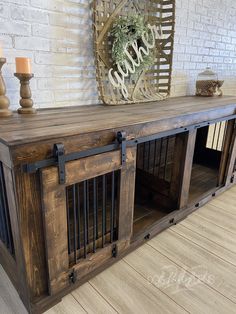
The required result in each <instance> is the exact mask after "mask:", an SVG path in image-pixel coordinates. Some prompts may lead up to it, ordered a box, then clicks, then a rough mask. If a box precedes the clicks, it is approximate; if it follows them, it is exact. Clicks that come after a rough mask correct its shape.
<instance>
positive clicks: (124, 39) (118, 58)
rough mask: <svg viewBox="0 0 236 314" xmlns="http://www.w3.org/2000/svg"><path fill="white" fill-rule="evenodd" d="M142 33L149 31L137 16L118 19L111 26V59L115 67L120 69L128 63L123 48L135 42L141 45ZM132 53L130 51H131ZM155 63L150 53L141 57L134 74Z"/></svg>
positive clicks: (142, 20)
mask: <svg viewBox="0 0 236 314" xmlns="http://www.w3.org/2000/svg"><path fill="white" fill-rule="evenodd" d="M143 32H147V33H150V30H149V29H148V27H147V26H146V25H145V22H144V18H143V17H142V16H139V15H132V16H125V17H120V18H119V19H118V20H117V21H116V22H115V23H114V25H113V27H112V30H111V35H112V37H113V45H112V59H113V61H114V63H115V64H116V65H117V64H118V63H119V64H120V66H121V67H122V66H123V65H124V62H125V60H127V61H129V59H128V57H127V56H126V54H125V51H124V47H125V46H126V45H127V44H128V46H129V45H131V44H132V43H133V42H134V41H135V40H136V41H137V42H138V45H139V46H142V45H143V42H142V34H143ZM131 53H132V51H131ZM154 62H155V58H154V54H153V53H150V54H149V55H148V56H146V55H144V56H143V62H141V63H140V66H139V67H137V68H136V74H138V75H139V74H140V73H141V72H142V71H144V70H147V69H148V68H149V67H150V66H152V65H153V64H154Z"/></svg>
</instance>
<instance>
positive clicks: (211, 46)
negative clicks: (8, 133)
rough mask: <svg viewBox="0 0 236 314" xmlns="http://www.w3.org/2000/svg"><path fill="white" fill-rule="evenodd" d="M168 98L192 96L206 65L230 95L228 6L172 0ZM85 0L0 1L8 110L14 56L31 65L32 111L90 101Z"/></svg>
mask: <svg viewBox="0 0 236 314" xmlns="http://www.w3.org/2000/svg"><path fill="white" fill-rule="evenodd" d="M176 6H177V12H176V36H175V51H174V65H173V67H174V72H173V80H172V93H171V94H172V96H181V95H186V94H192V93H194V84H195V78H196V75H197V73H199V71H201V70H202V69H204V68H205V67H206V66H211V67H212V68H213V69H215V70H216V71H217V72H218V73H219V75H220V78H223V79H225V80H226V83H225V86H224V91H225V93H227V94H234V95H236V1H235V0H224V1H222V0H176ZM92 39H93V36H92V15H91V0H3V1H1V0H0V41H2V42H3V46H4V51H5V56H6V57H7V59H8V64H7V66H5V67H4V70H3V72H4V76H5V78H6V84H7V91H8V96H9V98H10V99H11V104H12V108H16V107H18V98H19V96H18V93H19V84H18V81H17V79H16V78H14V76H13V73H14V69H15V66H14V58H15V57H16V56H28V57H31V58H32V60H33V71H34V73H35V79H33V80H32V82H31V86H32V91H33V98H34V100H35V103H36V105H37V106H38V107H53V106H71V105H84V104H91V103H97V102H98V95H97V85H96V80H95V68H94V57H93V41H92Z"/></svg>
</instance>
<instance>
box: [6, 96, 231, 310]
mask: <svg viewBox="0 0 236 314" xmlns="http://www.w3.org/2000/svg"><path fill="white" fill-rule="evenodd" d="M235 119H236V98H234V97H226V96H225V97H222V98H209V99H206V98H197V97H181V98H173V99H169V100H165V101H163V102H161V103H155V102H150V103H147V104H145V105H143V104H136V105H127V106H122V107H103V106H87V107H78V108H67V109H48V110H40V111H39V112H38V114H37V115H33V116H27V117H26V116H19V115H17V114H14V116H13V117H10V118H6V119H2V120H1V126H0V131H1V135H0V138H1V139H0V160H1V163H0V192H1V194H0V263H1V264H2V265H3V267H4V269H5V270H6V272H7V273H8V275H9V277H10V279H11V280H12V282H13V284H14V285H15V287H16V289H17V291H18V292H19V295H20V297H21V298H22V300H23V302H24V304H25V306H26V308H27V309H28V311H29V312H30V313H42V312H43V311H44V310H46V309H48V308H49V307H51V306H52V305H53V304H55V303H56V302H59V301H60V300H61V298H62V297H63V296H64V295H65V294H66V293H68V292H70V291H71V290H72V289H75V288H76V287H78V286H79V285H81V284H82V283H84V282H85V281H87V280H88V279H89V278H91V277H92V276H94V275H95V274H97V273H98V272H100V271H101V270H103V269H104V268H106V267H108V266H109V265H111V264H112V263H114V262H115V261H116V260H118V259H119V258H121V257H122V256H124V255H125V254H127V253H128V252H130V251H131V250H133V249H134V248H136V247H137V246H138V245H140V244H142V243H143V242H144V241H147V240H148V239H150V238H151V237H153V236H155V235H156V234H157V233H158V232H160V231H161V230H163V229H165V228H167V227H168V226H171V225H173V224H175V223H177V222H178V221H180V220H182V219H184V218H185V217H186V216H187V215H188V214H190V213H191V212H192V211H194V210H195V209H196V208H197V207H199V206H202V205H203V204H204V203H206V202H207V201H209V200H210V199H211V198H212V197H215V196H217V195H218V194H219V193H221V192H223V191H225V190H226V189H228V188H229V187H230V186H232V185H233V184H235V182H236V180H235V172H236V162H235V160H236V128H235Z"/></svg>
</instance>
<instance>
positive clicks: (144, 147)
mask: <svg viewBox="0 0 236 314" xmlns="http://www.w3.org/2000/svg"><path fill="white" fill-rule="evenodd" d="M145 144H146V143H145V142H144V143H143V170H145V157H146V156H145V155H146V151H145V149H146V145H145Z"/></svg>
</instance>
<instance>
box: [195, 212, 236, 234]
mask: <svg viewBox="0 0 236 314" xmlns="http://www.w3.org/2000/svg"><path fill="white" fill-rule="evenodd" d="M193 216H197V217H199V218H202V219H204V220H207V221H208V222H209V223H210V224H212V225H215V226H217V227H219V228H221V229H223V230H225V231H228V232H230V233H232V235H234V236H236V232H232V231H231V230H229V229H226V228H224V227H222V226H220V225H218V224H216V223H214V222H212V220H210V219H208V218H206V217H204V216H202V215H201V214H198V213H194V214H193Z"/></svg>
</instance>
